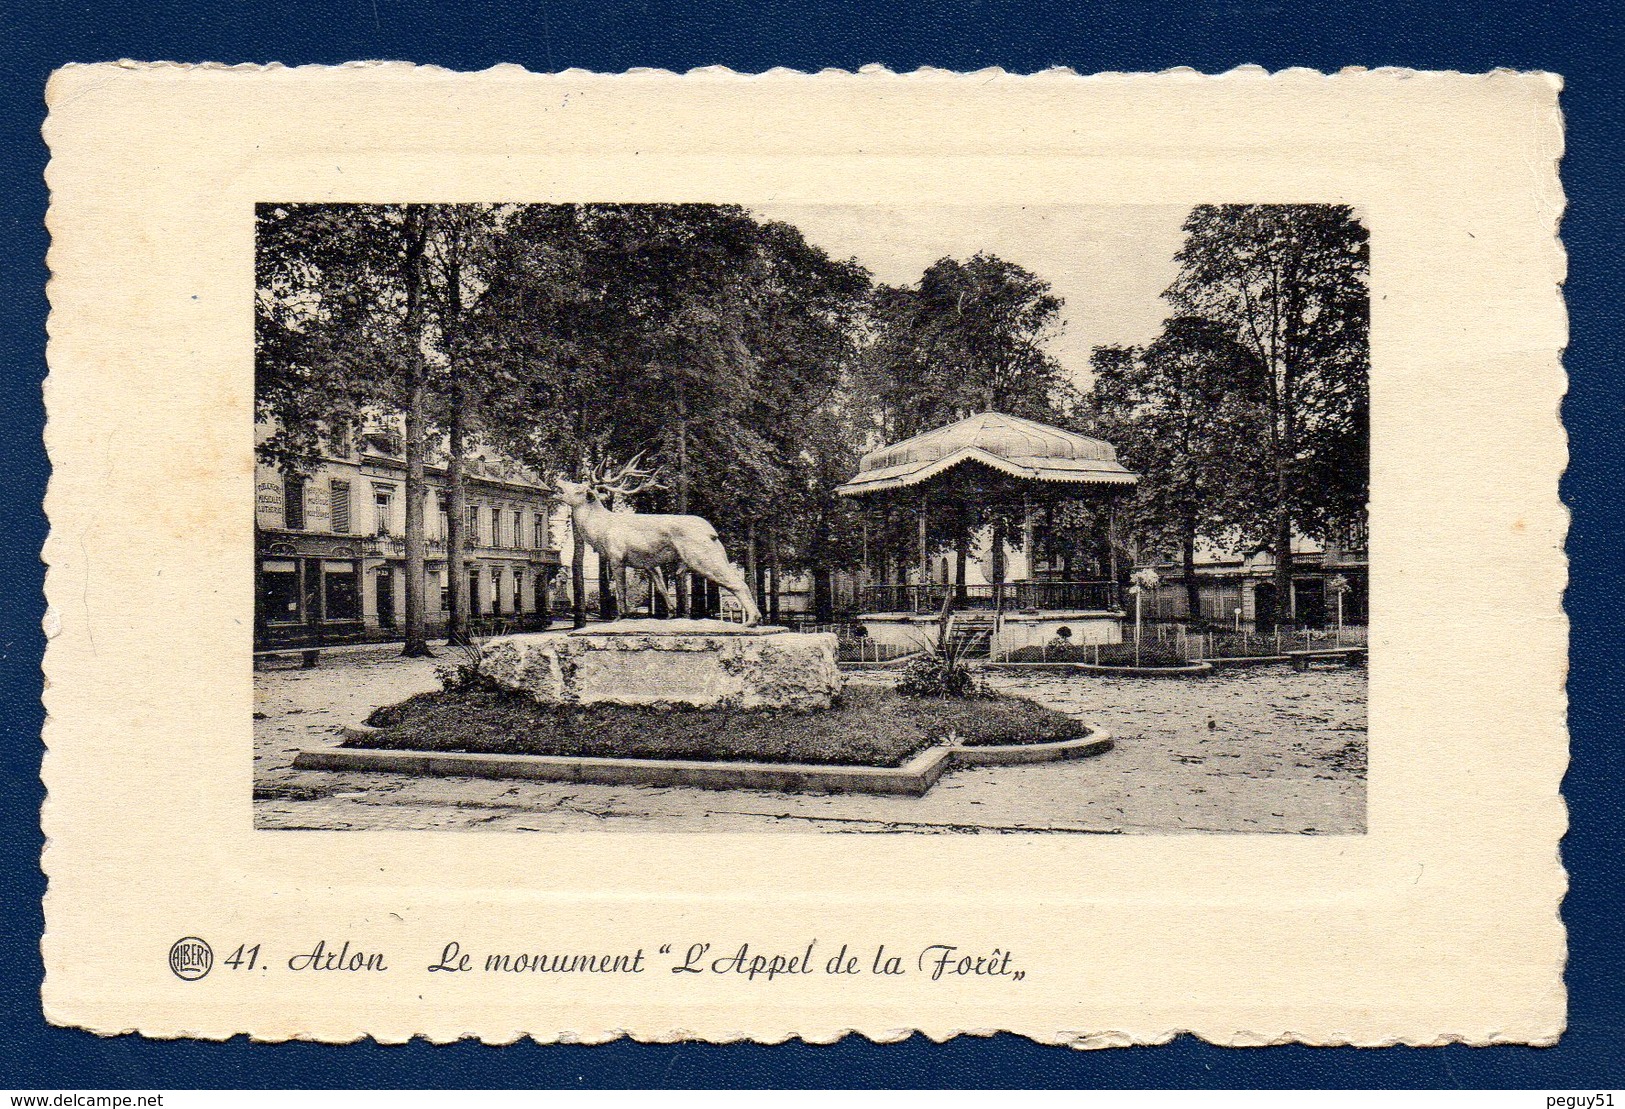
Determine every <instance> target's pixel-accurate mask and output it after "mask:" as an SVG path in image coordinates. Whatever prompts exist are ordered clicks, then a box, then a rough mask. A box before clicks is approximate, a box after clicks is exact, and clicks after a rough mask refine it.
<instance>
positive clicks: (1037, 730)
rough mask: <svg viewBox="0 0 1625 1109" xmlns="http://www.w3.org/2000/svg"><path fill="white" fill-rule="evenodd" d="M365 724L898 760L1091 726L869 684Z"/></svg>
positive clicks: (675, 752) (507, 751) (503, 742)
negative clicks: (830, 702)
mask: <svg viewBox="0 0 1625 1109" xmlns="http://www.w3.org/2000/svg"><path fill="white" fill-rule="evenodd" d="M367 723H368V724H370V725H372V726H374V727H376V728H378V729H380V730H379V731H377V732H374V733H372V734H371V735H368V736H367V737H365V738H353V739H349V740H346V741H345V743H344V746H345V747H365V748H371V749H384V750H396V751H428V752H467V753H471V754H493V755H575V756H585V757H599V758H603V757H619V758H644V759H648V758H656V759H659V758H664V759H689V760H724V761H744V762H763V763H821V764H827V765H834V766H880V767H896V766H901V765H902V764H903V763H904V762H906V761H907V760H908V759H909V758H910V756H912V755H914V754H916V753H918V752H920V751H922V750H924V749H925V748H927V747H930V746H932V745H934V744H939V743H942V742H944V741H946V740H947V739H948V738H949V737H950V736H956V737H958V740H959V742H961V743H965V744H969V745H1008V744H1026V743H1056V742H1061V741H1065V740H1070V739H1077V738H1080V737H1083V736H1086V735H1088V734H1089V729H1088V728H1087V727H1086V726H1085V725H1083V724H1082V723H1081V722H1079V721H1078V720H1075V719H1074V718H1072V717H1070V716H1067V715H1066V714H1065V713H1061V712H1056V711H1055V710H1053V709H1048V708H1045V707H1044V706H1042V705H1039V704H1036V703H1034V702H1032V701H1028V700H1026V699H1024V698H1020V697H1012V696H1008V695H996V696H992V697H979V698H973V699H968V700H957V699H952V698H929V697H922V698H914V697H905V696H903V695H901V694H899V693H897V692H896V691H895V690H891V689H885V688H881V687H867V686H852V687H850V688H848V689H847V690H845V691H844V692H843V693H842V694H841V696H840V698H839V700H838V702H837V704H836V705H835V706H834V707H833V708H830V709H828V710H825V711H821V712H810V713H794V712H774V711H764V710H757V711H745V710H732V709H713V710H706V711H700V710H691V711H682V710H667V711H660V710H654V709H645V708H636V707H629V706H622V705H593V706H589V707H570V706H549V705H542V704H538V703H537V702H535V701H533V700H530V699H529V698H526V697H521V696H515V695H512V694H507V693H499V692H493V691H489V690H468V689H463V690H444V691H441V692H437V693H424V694H419V695H418V696H416V697H413V698H411V699H410V700H408V701H403V702H402V703H401V704H399V705H392V706H390V707H388V708H383V709H379V710H378V711H377V712H375V713H373V714H372V716H370V717H369V718H368V719H367Z"/></svg>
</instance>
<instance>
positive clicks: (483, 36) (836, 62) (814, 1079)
mask: <svg viewBox="0 0 1625 1109" xmlns="http://www.w3.org/2000/svg"><path fill="white" fill-rule="evenodd" d="M1396 7H1397V6H1396ZM1621 22H1622V18H1621V13H1620V10H1619V6H1618V5H1617V4H1596V5H1587V4H1569V5H1566V6H1561V7H1560V6H1559V5H1555V4H1545V3H1534V2H1530V0H1515V2H1505V0H1496V2H1483V0H1481V2H1478V3H1475V4H1471V5H1460V4H1441V3H1427V4H1413V5H1407V6H1406V7H1405V8H1404V10H1378V9H1372V10H1368V9H1366V8H1364V7H1362V6H1361V5H1357V4H1329V5H1324V6H1322V7H1320V8H1319V9H1317V10H1306V9H1304V8H1301V7H1299V6H1297V5H1289V4H1284V3H1280V2H1272V0H1257V2H1253V3H1236V2H1234V0H1184V2H1182V3H1176V4H1167V5H1156V6H1153V5H1127V4H1121V3H1119V4H1109V5H1098V6H1097V5H1084V4H1075V3H1063V2H1048V3H1031V4H1014V3H992V2H989V3H975V2H969V3H967V2H963V0H951V2H942V3H934V4H917V3H898V2H892V3H885V2H883V0H880V2H875V3H872V4H866V5H854V4H850V3H837V2H832V0H826V2H823V3H818V4H813V3H785V2H783V0H774V2H765V3H756V4H744V3H715V2H711V3H675V2H669V0H646V2H633V3H602V2H598V3H583V2H577V3H575V4H565V3H551V4H550V3H547V2H545V0H533V2H531V3H524V4H520V3H511V4H510V3H495V2H489V0H485V2H478V0H476V2H455V0H442V2H438V3H436V2H429V3H410V4H408V3H399V2H396V0H346V2H342V3H327V4H317V3H304V4H300V3H293V2H289V3H275V4H237V3H228V2H225V0H216V2H214V3H177V2H149V3H131V2H129V0H126V2H122V3H112V2H108V0H93V2H82V3H77V4H71V5H70V4H61V3H38V2H36V3H26V2H25V0H13V3H12V4H10V5H7V6H5V7H4V8H3V9H0V43H3V44H4V46H3V48H0V73H3V76H4V82H3V84H0V89H3V92H0V113H3V114H0V128H3V129H0V227H3V230H4V235H3V237H0V416H3V419H4V421H5V435H4V436H3V437H0V513H3V515H0V520H3V521H4V525H3V526H0V552H3V558H0V572H3V573H4V575H5V585H6V587H7V588H6V591H5V594H4V597H5V601H4V603H0V698H3V708H4V712H3V713H0V728H3V729H4V731H5V740H6V741H5V742H4V744H3V745H0V791H3V803H0V813H3V819H4V821H5V827H4V829H3V837H0V844H3V845H4V846H3V847H0V863H3V874H4V882H5V912H4V913H3V914H0V945H3V946H0V991H3V994H0V1014H3V1016H0V1019H3V1020H4V1023H5V1027H4V1038H3V1039H0V1087H5V1088H12V1089H28V1088H43V1087H51V1088H55V1089H87V1088H108V1087H115V1088H120V1087H121V1088H166V1087H175V1088H191V1087H195V1086H213V1087H243V1086H268V1087H288V1086H311V1087H342V1086H360V1087H424V1086H428V1087H434V1086H460V1087H487V1086H529V1087H571V1086H621V1087H626V1086H657V1087H661V1086H735V1085H738V1086H1070V1087H1078V1086H1082V1087H1089V1086H1103V1087H1113V1086H1126V1087H1164V1086H1191V1087H1204V1086H1221V1087H1222V1086H1260V1087H1286V1088H1292V1087H1298V1088H1302V1087H1322V1086H1332V1087H1338V1086H1347V1087H1417V1086H1463V1087H1531V1088H1546V1089H1555V1090H1575V1089H1587V1088H1597V1087H1603V1088H1607V1087H1618V1086H1621V1085H1622V1084H1625V1083H1622V1082H1621V1081H1620V1078H1621V1074H1622V1065H1621V1063H1622V1054H1625V1034H1622V1033H1625V1017H1622V1014H1625V1001H1622V998H1621V980H1622V977H1625V975H1622V973H1621V969H1620V954H1621V953H1620V947H1621V920H1620V913H1619V908H1620V890H1621V888H1622V886H1625V881H1622V875H1621V859H1620V848H1619V837H1618V835H1617V834H1616V827H1617V825H1618V823H1619V821H1620V817H1621V799H1622V790H1621V786H1620V777H1621V775H1620V769H1621V767H1620V748H1619V744H1618V742H1617V727H1616V722H1617V721H1618V719H1619V716H1620V714H1619V709H1620V699H1621V692H1620V691H1621V682H1620V680H1619V677H1618V675H1619V674H1620V673H1621V672H1622V671H1621V665H1620V664H1621V651H1620V636H1619V634H1618V627H1619V624H1618V622H1617V621H1616V620H1615V619H1614V617H1613V605H1614V604H1615V603H1617V602H1618V600H1619V598H1620V593H1619V572H1620V548H1619V541H1618V539H1619V536H1618V533H1619V530H1620V529H1619V524H1620V520H1621V512H1620V509H1621V505H1620V489H1621V486H1622V485H1625V482H1622V481H1621V480H1620V477H1619V475H1620V474H1621V473H1622V472H1625V470H1622V462H1625V459H1622V458H1621V449H1620V440H1619V437H1618V435H1617V431H1618V428H1619V424H1620V418H1621V415H1622V405H1621V400H1622V388H1621V381H1622V379H1621V376H1620V373H1619V370H1620V367H1621V366H1625V352H1622V350H1621V341H1620V332H1619V328H1618V326H1617V322H1616V321H1617V313H1618V308H1617V304H1618V302H1619V300H1620V298H1621V297H1622V296H1625V274H1622V265H1621V254H1622V243H1621V234H1620V231H1621V219H1622V217H1621V212H1622V209H1625V204H1622V199H1625V198H1622V191H1621V185H1620V177H1621V161H1622V158H1621V150H1622V146H1621V126H1620V124H1621V116H1622V111H1625V90H1622V86H1621V74H1620V59H1621V56H1622V54H1625V44H1622V42H1621V35H1620V30H1619V28H1620V24H1621ZM121 57H128V58H136V59H141V60H173V61H205V60H210V61H222V62H273V61H280V62H285V63H289V64H295V63H331V62H343V61H349V60H354V59H358V58H400V59H408V60H412V61H418V62H428V63H435V64H438V65H442V66H447V67H450V68H454V69H479V68H483V67H485V66H489V65H492V64H494V63H496V62H517V63H520V64H523V65H525V66H527V67H529V68H531V69H535V70H557V69H562V68H565V67H568V66H578V67H582V68H586V69H594V70H607V71H614V70H620V69H625V68H627V67H630V66H660V67H664V68H668V69H675V70H684V69H687V68H690V67H693V66H698V65H707V64H722V65H727V66H731V67H733V68H734V69H737V70H742V71H760V70H763V69H766V68H768V67H770V66H775V65H777V66H788V67H793V68H797V69H817V68H822V67H825V66H839V67H843V68H855V67H857V66H859V65H862V64H865V63H869V62H880V63H884V64H886V65H888V66H890V67H892V68H893V69H898V70H907V69H913V68H915V67H917V66H920V65H933V66H940V67H943V68H949V69H973V68H978V67H982V66H990V65H1001V66H1004V67H1005V68H1007V69H1010V70H1013V71H1016V72H1031V71H1034V70H1038V69H1042V68H1045V67H1047V66H1052V65H1070V66H1072V67H1074V68H1075V69H1077V70H1079V71H1081V72H1091V71H1098V70H1106V69H1113V70H1155V69H1161V68H1164V67H1167V66H1173V65H1187V66H1192V67H1195V68H1197V69H1200V70H1202V71H1204V72H1210V73H1211V72H1218V71H1222V70H1225V69H1228V68H1230V67H1232V66H1235V65H1238V64H1243V63H1256V64H1259V65H1263V66H1265V67H1267V68H1269V69H1272V70H1274V69H1280V68H1284V67H1287V66H1311V67H1315V68H1321V69H1328V68H1336V67H1340V66H1344V65H1365V66H1380V65H1392V66H1411V67H1418V68H1424V69H1461V70H1467V71H1482V70H1484V69H1486V68H1489V67H1492V66H1506V67H1513V68H1529V69H1533V68H1540V69H1548V70H1553V71H1556V72H1559V73H1561V74H1563V75H1564V77H1565V78H1566V80H1567V87H1566V90H1565V93H1564V96H1563V107H1564V110H1565V112H1566V116H1567V125H1568V152H1567V156H1566V159H1565V161H1564V165H1563V171H1562V172H1563V179H1564V185H1565V187H1566V189H1567V190H1568V197H1569V210H1568V213H1567V216H1566V219H1565V222H1564V228H1563V235H1564V240H1565V242H1566V244H1567V246H1568V249H1569V258H1570V270H1569V281H1568V287H1567V295H1568V305H1569V310H1570V313H1571V318H1572V342H1571V346H1570V349H1569V352H1568V355H1567V358H1566V363H1567V366H1568V370H1569V373H1570V375H1571V379H1572V384H1571V393H1570V396H1569V398H1568V401H1567V403H1566V405H1565V407H1564V418H1565V420H1566V422H1567V425H1568V428H1569V433H1570V435H1571V449H1572V452H1573V456H1574V458H1573V462H1572V465H1571V468H1570V470H1569V472H1568V475H1567V477H1566V479H1565V481H1564V485H1563V491H1564V496H1565V498H1566V500H1567V501H1568V503H1569V505H1570V506H1571V507H1572V509H1573V512H1574V524H1573V530H1572V533H1571V535H1570V539H1569V554H1570V558H1571V559H1572V568H1571V569H1572V577H1573V584H1572V585H1571V587H1570V590H1569V594H1568V607H1569V612H1570V615H1571V618H1572V620H1573V648H1572V652H1573V657H1572V672H1571V679H1570V691H1571V698H1572V702H1573V704H1572V718H1571V723H1572V729H1573V752H1574V764H1573V767H1572V769H1571V771H1570V773H1569V776H1568V779H1567V781H1566V783H1565V792H1566V794H1567V797H1568V800H1569V805H1570V809H1571V817H1572V823H1573V830H1572V831H1571V832H1570V834H1569V835H1568V837H1567V838H1566V840H1565V841H1564V843H1563V856H1564V861H1565V863H1566V864H1567V866H1568V868H1569V871H1570V873H1571V875H1572V889H1571V892H1570V894H1569V896H1568V899H1567V901H1566V902H1565V904H1564V906H1563V915H1564V918H1565V920H1566V921H1567V923H1568V927H1569V935H1570V944H1571V951H1572V954H1571V960H1570V964H1569V970H1568V982H1569V988H1570V991H1571V995H1570V1025H1569V1031H1568V1033H1567V1034H1566V1035H1565V1036H1564V1038H1563V1041H1562V1043H1561V1044H1560V1045H1559V1046H1557V1047H1555V1048H1549V1049H1530V1048H1517V1047H1505V1048H1488V1049H1472V1048H1465V1047H1459V1046H1457V1047H1449V1048H1442V1049H1407V1048H1389V1049H1383V1050H1356V1049H1347V1048H1345V1049H1310V1048H1298V1047H1285V1048H1270V1049H1264V1050H1225V1049H1220V1048H1214V1047H1210V1046H1208V1045H1206V1044H1202V1043H1199V1042H1196V1041H1193V1040H1191V1039H1189V1038H1185V1039H1182V1040H1179V1041H1177V1042H1175V1043H1173V1044H1170V1045H1166V1046H1163V1047H1158V1048H1136V1049H1130V1050H1122V1051H1107V1052H1094V1053H1079V1052H1073V1051H1069V1050H1066V1049H1060V1048H1044V1047H1039V1046H1036V1045H1034V1044H1031V1043H1029V1042H1027V1041H1025V1040H1020V1039H1017V1038H1014V1037H1010V1036H1000V1037H995V1038H993V1039H987V1040H976V1039H959V1040H956V1041H953V1042H950V1043H948V1044H944V1045H934V1044H931V1043H929V1042H928V1041H925V1040H923V1039H921V1038H919V1037H916V1038H914V1039H913V1040H910V1041H907V1042H905V1043H902V1044H893V1045H877V1044H872V1043H869V1042H868V1041H866V1040H861V1039H853V1038H848V1039H847V1040H845V1041H843V1042H842V1043H840V1044H837V1045H833V1046H823V1047H810V1046H806V1045H797V1044H790V1045H782V1046H778V1047H758V1046H751V1045H731V1046H722V1047H715V1046H707V1045H675V1046H658V1045H641V1044H633V1043H626V1042H620V1043H614V1044H608V1045H601V1046H596V1047H551V1048H543V1047H538V1046H536V1045H533V1044H525V1045H516V1046H510V1047H503V1048H493V1047H485V1046H481V1045H476V1044H466V1043H465V1044H458V1045H452V1046H445V1047H432V1046H429V1045H427V1044H424V1043H421V1042H418V1043H413V1044H410V1045H406V1046H400V1047H380V1046H377V1045H374V1044H370V1043H368V1044H356V1045H349V1046H345V1047H329V1046H321V1045H312V1044H284V1045H250V1044H248V1043H246V1042H245V1041H243V1040H242V1039H238V1040H234V1041H231V1042H229V1043H225V1044H200V1043H158V1042H147V1041H143V1040H140V1039H138V1038H134V1037H129V1036H125V1037H117V1038H111V1039H98V1038H97V1037H94V1036H91V1035H87V1034H84V1033H80V1032H73V1031H66V1030H62V1029H56V1028H50V1027H48V1026H46V1025H45V1024H44V1021H43V1019H42V1016H41V1013H40V1004H39V993H38V989H39V982H40V978H41V976H42V969H41V963H40V955H39V947H38V940H39V935H40V932H41V929H42V927H43V924H42V919H41V915H40V896H41V894H42V893H43V890H44V879H43V876H42V875H41V874H40V871H39V866H38V861H39V849H40V843H41V841H40V831H39V824H38V811H39V805H40V802H41V800H42V799H43V790H42V787H41V786H40V783H39V778H38V774H39V762H40V755H41V747H40V743H39V731H40V724H41V716H42V712H41V708H40V704H39V694H40V688H41V680H40V674H39V669H38V663H39V658H40V655H41V652H42V650H43V646H44V642H43V638H42V636H41V634H40V630H39V629H40V619H41V616H42V615H43V612H44V599H43V596H42V593H41V585H42V580H43V573H42V567H41V565H40V563H39V560H38V556H39V550H40V544H41V542H42V541H43V539H44V536H45V521H44V519H43V517H42V515H41V512H40V500H41V497H42V496H43V493H44V488H45V482H46V478H47V474H48V469H47V466H46V461H45V456H44V451H43V449H42V446H41V440H40V435H41V430H42V427H43V423H44V413H43V410H42V406H41V401H40V387H39V386H40V380H41V378H42V377H43V375H44V340H45V313H46V302H45V296H44V285H45V277H46V273H45V268H44V257H45V250H46V245H47V240H46V235H45V231H44V227H43V223H42V221H43V217H44V212H45V204H46V191H45V187H44V182H43V177H42V173H43V170H44V167H45V159H46V151H45V147H44V145H43V143H42V142H41V141H40V137H39V126H40V123H41V121H42V119H43V116H44V106H43V101H42V91H43V87H44V82H45V79H46V76H47V75H48V73H49V72H50V71H51V70H52V69H53V68H55V67H56V66H58V65H60V64H62V63H65V62H69V61H101V60H106V59H113V58H121ZM108 927H109V928H110V929H116V928H117V927H118V922H117V921H116V920H110V921H109V922H108Z"/></svg>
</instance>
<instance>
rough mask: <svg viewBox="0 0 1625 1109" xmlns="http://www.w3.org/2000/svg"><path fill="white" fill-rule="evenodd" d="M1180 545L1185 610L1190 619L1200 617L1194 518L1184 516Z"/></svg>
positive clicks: (1200, 598) (1200, 596)
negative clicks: (1183, 529)
mask: <svg viewBox="0 0 1625 1109" xmlns="http://www.w3.org/2000/svg"><path fill="white" fill-rule="evenodd" d="M1181 546H1183V547H1184V554H1185V610H1186V612H1187V613H1188V614H1189V616H1190V618H1191V619H1192V620H1200V619H1201V618H1202V589H1201V586H1200V585H1199V584H1198V583H1197V580H1196V520H1195V518H1194V517H1190V516H1187V517H1186V518H1185V534H1184V536H1183V537H1182V543H1181Z"/></svg>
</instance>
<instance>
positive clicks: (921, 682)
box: [897, 638, 997, 700]
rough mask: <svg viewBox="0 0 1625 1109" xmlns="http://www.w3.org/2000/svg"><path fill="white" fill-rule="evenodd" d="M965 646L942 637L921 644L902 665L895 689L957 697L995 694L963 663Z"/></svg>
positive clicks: (906, 693) (912, 694) (919, 694)
mask: <svg viewBox="0 0 1625 1109" xmlns="http://www.w3.org/2000/svg"><path fill="white" fill-rule="evenodd" d="M966 655H967V648H966V647H965V646H964V645H962V644H956V643H955V642H954V641H953V639H952V638H945V639H943V640H941V641H939V642H937V643H935V644H933V645H931V646H928V647H926V648H924V649H923V650H922V651H921V652H920V653H919V654H918V655H916V656H915V657H914V658H912V659H910V660H909V661H908V663H907V665H905V666H904V667H903V676H902V679H901V680H900V681H898V683H897V692H899V693H901V694H902V695H903V696H905V697H952V698H956V699H959V700H975V699H985V698H988V697H993V696H997V695H996V694H995V693H993V691H992V690H990V689H989V688H988V687H987V684H986V683H985V682H983V681H982V680H981V678H979V677H977V675H976V672H975V671H974V670H972V669H971V668H970V667H969V666H968V665H967V664H966Z"/></svg>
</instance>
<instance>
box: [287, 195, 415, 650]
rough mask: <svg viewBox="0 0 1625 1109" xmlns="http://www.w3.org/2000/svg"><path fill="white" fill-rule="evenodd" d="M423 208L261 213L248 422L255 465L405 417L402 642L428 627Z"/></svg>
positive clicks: (294, 460)
mask: <svg viewBox="0 0 1625 1109" xmlns="http://www.w3.org/2000/svg"><path fill="white" fill-rule="evenodd" d="M432 219H433V216H432V212H431V211H430V210H428V209H427V208H426V207H425V206H423V205H279V204H267V205H261V206H260V207H259V209H258V210H257V213H256V240H255V270H256V274H255V277H256V282H255V286H256V296H255V405H256V416H257V417H258V418H260V419H262V420H264V421H266V422H268V423H269V424H271V425H272V427H273V431H272V433H271V434H270V435H269V436H268V437H267V438H266V439H265V440H264V442H262V443H261V445H260V447H259V453H260V457H261V458H263V459H264V460H266V461H268V462H271V463H273V464H275V465H278V466H281V467H283V468H284V469H288V470H292V471H295V472H297V471H299V470H302V469H307V468H309V467H310V466H312V465H314V463H315V462H316V460H317V459H319V457H320V455H321V453H322V451H323V450H324V449H326V448H327V447H328V446H329V445H330V444H333V443H336V442H342V441H344V440H346V439H348V437H349V435H350V434H351V433H352V432H353V431H354V430H355V428H356V426H357V424H358V423H359V422H360V421H361V420H362V419H363V418H364V417H366V416H368V415H370V414H376V413H378V412H380V411H382V412H394V413H398V414H400V415H401V416H403V417H404V431H405V435H404V440H403V452H404V460H405V464H406V471H407V474H406V482H405V499H406V529H405V530H406V536H405V562H406V643H405V648H404V652H405V653H406V654H408V655H422V654H427V653H428V642H427V639H426V637H425V629H424V611H423V596H424V540H423V498H424V492H425V485H424V452H425V449H426V442H427V431H428V418H429V415H428V410H427V406H428V402H429V394H428V390H429V376H428V364H427V361H426V357H425V344H426V343H427V342H428V341H429V340H428V335H427V330H428V318H427V316H426V313H425V311H424V295H423V294H424V289H423V284H424V250H425V243H426V241H427V238H428V235H429V233H430V225H431V222H432Z"/></svg>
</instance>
